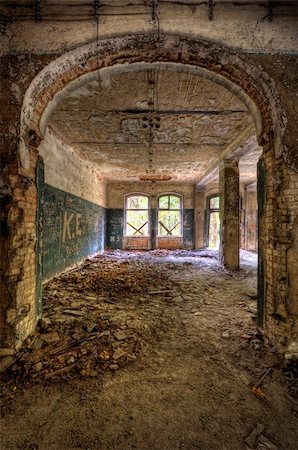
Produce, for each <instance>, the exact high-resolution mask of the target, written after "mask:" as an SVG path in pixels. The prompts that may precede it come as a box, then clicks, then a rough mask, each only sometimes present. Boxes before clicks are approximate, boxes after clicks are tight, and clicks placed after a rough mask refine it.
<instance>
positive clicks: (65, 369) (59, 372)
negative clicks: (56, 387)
mask: <svg viewBox="0 0 298 450" xmlns="http://www.w3.org/2000/svg"><path fill="white" fill-rule="evenodd" d="M76 365H77V364H72V365H71V366H67V367H62V369H58V370H54V372H50V373H46V374H45V376H44V379H45V380H49V379H50V378H53V377H57V376H59V375H64V374H65V373H68V372H71V371H72V369H74V368H75V367H76Z"/></svg>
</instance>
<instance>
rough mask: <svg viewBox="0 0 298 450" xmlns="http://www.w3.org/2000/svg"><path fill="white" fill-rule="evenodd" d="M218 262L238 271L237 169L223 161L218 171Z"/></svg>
mask: <svg viewBox="0 0 298 450" xmlns="http://www.w3.org/2000/svg"><path fill="white" fill-rule="evenodd" d="M219 193H220V209H219V214H220V260H221V263H222V264H223V265H224V267H226V268H227V269H231V270H237V269H239V167H238V161H230V160H224V161H223V162H222V164H221V166H220V169H219Z"/></svg>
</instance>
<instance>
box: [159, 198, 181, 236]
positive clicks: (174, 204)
mask: <svg viewBox="0 0 298 450" xmlns="http://www.w3.org/2000/svg"><path fill="white" fill-rule="evenodd" d="M181 200H182V199H181V196H180V195H176V194H163V195H161V196H160V197H159V198H158V236H179V237H180V236H182V201H181Z"/></svg>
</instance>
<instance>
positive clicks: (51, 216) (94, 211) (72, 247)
mask: <svg viewBox="0 0 298 450" xmlns="http://www.w3.org/2000/svg"><path fill="white" fill-rule="evenodd" d="M39 153H40V156H42V158H43V161H44V185H43V188H42V193H41V197H42V199H41V217H40V218H39V222H41V223H42V227H41V230H40V239H41V240H42V246H41V251H42V279H43V280H45V279H48V278H50V277H52V276H53V275H55V274H57V273H59V272H61V271H62V270H65V269H66V268H67V267H70V266H72V265H73V264H75V263H77V262H78V261H80V260H81V259H83V258H84V257H86V256H90V255H93V254H95V253H98V252H100V251H102V250H104V246H105V210H106V208H105V206H106V183H105V182H104V181H103V180H102V179H101V177H100V173H99V171H98V169H95V168H94V167H93V166H92V165H91V164H90V163H88V162H86V161H83V160H82V159H80V158H79V157H78V156H77V155H76V153H75V152H74V150H73V149H71V148H70V147H69V146H67V145H66V144H63V142H61V141H60V140H58V139H57V138H56V137H55V136H54V135H53V134H51V133H47V135H46V138H45V140H44V141H43V142H42V143H41V145H40V147H39Z"/></svg>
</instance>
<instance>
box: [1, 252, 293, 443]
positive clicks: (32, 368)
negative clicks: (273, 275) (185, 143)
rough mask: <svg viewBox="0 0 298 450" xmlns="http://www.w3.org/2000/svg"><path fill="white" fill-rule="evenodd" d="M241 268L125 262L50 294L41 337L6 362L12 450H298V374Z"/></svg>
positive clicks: (89, 270) (170, 255)
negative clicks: (259, 323) (262, 322)
mask: <svg viewBox="0 0 298 450" xmlns="http://www.w3.org/2000/svg"><path fill="white" fill-rule="evenodd" d="M241 261H242V262H241V270H240V271H239V272H235V273H232V272H228V271H226V270H223V269H222V268H220V266H219V263H218V258H217V253H216V252H215V251H201V252H187V251H173V252H167V251H153V252H147V253H141V252H120V251H119V252H110V253H106V254H104V255H100V256H97V257H95V258H92V259H88V260H86V261H85V262H84V263H83V264H82V265H81V266H80V267H79V268H78V269H75V270H72V271H69V272H67V273H65V274H63V275H61V276H60V277H57V278H55V279H53V280H51V281H50V282H48V283H47V284H46V285H45V286H44V299H43V303H44V311H43V319H42V320H41V321H40V323H39V326H38V330H37V332H36V333H35V335H34V336H31V337H30V338H28V339H27V341H26V345H25V346H24V348H23V349H21V351H20V352H19V353H18V354H17V355H10V356H9V355H8V356H5V357H4V358H2V359H1V367H2V374H1V375H2V377H1V380H2V381H1V386H2V393H1V411H2V418H1V437H0V446H1V447H0V448H1V449H3V450H6V449H7V450H8V449H24V450H25V449H30V450H34V449H39V450H41V449H42V450H64V449H65V450H66V449H67V450H70V449H85V450H87V449H90V450H93V449H101V450H114V449H115V450H116V449H117V450H125V449H140V450H141V449H146V450H149V449H150V450H176V449H185V450H188V449H201V450H224V449H225V450H241V449H244V450H248V449H251V448H257V449H258V450H268V449H269V450H270V449H271V450H274V449H276V448H277V449H279V450H296V449H297V442H298V420H297V418H298V406H297V392H298V390H297V368H295V367H294V366H289V367H284V366H282V364H281V361H280V359H279V357H278V355H277V354H276V352H275V351H274V349H273V348H272V347H270V345H269V344H268V343H266V342H264V340H263V339H262V336H261V335H260V334H258V332H257V331H256V264H257V260H256V255H255V254H253V253H249V252H242V254H241ZM263 375H264V376H263ZM262 376H263V377H262Z"/></svg>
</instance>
